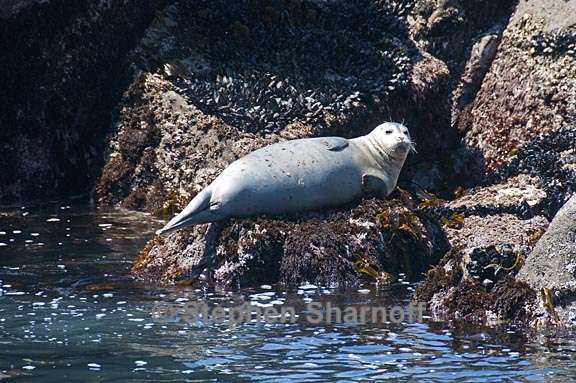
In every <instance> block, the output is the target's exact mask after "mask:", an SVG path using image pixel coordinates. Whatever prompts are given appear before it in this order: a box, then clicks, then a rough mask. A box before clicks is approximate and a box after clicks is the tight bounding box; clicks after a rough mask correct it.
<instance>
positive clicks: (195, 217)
mask: <svg viewBox="0 0 576 383" xmlns="http://www.w3.org/2000/svg"><path fill="white" fill-rule="evenodd" d="M211 197H212V191H211V190H210V188H209V187H208V188H206V189H204V190H202V191H201V192H200V193H198V194H197V195H196V197H194V198H193V199H192V201H190V203H189V204H188V206H186V207H185V208H184V210H182V211H181V212H180V213H179V214H178V215H177V216H176V217H174V218H172V219H171V220H170V222H168V223H167V224H166V226H164V227H163V228H162V229H160V230H158V231H157V232H156V235H160V234H165V233H168V232H170V231H173V230H176V229H179V228H181V227H184V226H190V225H194V224H198V223H204V222H203V221H204V219H203V218H204V215H205V214H201V213H203V212H204V211H206V210H208V209H209V208H210V199H211Z"/></svg>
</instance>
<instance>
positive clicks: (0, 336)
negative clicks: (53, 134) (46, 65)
mask: <svg viewBox="0 0 576 383" xmlns="http://www.w3.org/2000/svg"><path fill="white" fill-rule="evenodd" d="M160 226H161V223H160V222H158V221H156V220H155V219H153V218H152V217H150V216H148V215H145V214H141V213H134V212H128V211H120V210H96V209H93V208H90V207H87V206H75V205H67V204H58V203H54V204H49V205H45V206H36V207H21V206H19V207H5V208H0V380H15V381H30V382H62V381H122V382H125V381H155V382H156V381H159V382H162V381H166V382H168V381H170V382H173V381H191V382H205V381H208V382H209V381H213V382H244V381H258V382H333V381H341V382H349V381H362V382H364V381H382V380H388V381H394V382H397V381H406V382H409V381H419V382H445V381H458V382H488V381H494V382H500V381H511V382H523V381H531V382H532V381H559V382H563V381H571V380H572V379H573V378H574V377H576V367H574V365H575V361H576V353H575V352H576V342H574V341H573V340H572V339H571V338H570V337H565V338H559V337H555V338H549V337H545V336H540V337H538V339H537V340H534V338H531V340H527V337H526V336H525V335H524V334H522V333H521V332H519V331H517V330H515V329H511V328H491V327H474V326H470V325H466V324H465V323H459V324H452V325H451V324H449V323H443V322H437V321H432V319H431V318H429V317H428V316H427V315H425V314H424V315H423V316H422V318H420V319H418V320H408V319H407V318H406V319H405V320H403V321H398V320H392V318H388V320H377V321H358V322H355V321H354V316H348V317H346V318H347V319H350V320H344V319H342V320H336V319H338V318H337V316H336V315H335V316H334V318H333V319H332V320H331V321H327V320H326V318H323V320H320V321H314V320H310V318H311V317H310V314H311V310H313V307H314V306H311V305H316V306H315V307H319V308H323V309H326V307H330V308H338V309H342V310H343V311H344V310H346V309H348V313H350V312H352V311H353V309H357V310H361V309H362V308H363V307H368V308H379V307H385V308H389V309H390V308H393V307H408V305H409V303H410V300H411V297H412V294H413V292H414V289H415V287H416V286H414V285H413V284H410V283H408V282H403V281H402V280H401V279H400V281H399V282H398V283H396V284H394V285H392V286H389V287H386V288H380V289H376V288H374V287H373V286H366V287H364V288H362V289H358V290H352V291H341V290H336V289H331V288H326V287H322V286H313V285H310V284H306V285H303V286H300V288H298V289H295V290H293V291H286V290H283V289H282V288H281V287H279V286H259V287H257V288H242V287H241V288H240V290H238V291H235V292H216V291H210V290H207V289H195V288H193V287H185V286H171V287H159V286H158V285H157V284H155V283H154V281H149V282H148V283H142V282H136V281H134V280H133V279H132V277H131V275H130V267H131V264H132V261H133V260H134V258H135V257H136V256H137V254H138V252H139V251H140V249H141V248H142V247H143V245H144V244H145V242H146V241H147V240H148V239H150V238H152V236H153V232H154V230H155V229H157V228H158V227H160ZM242 305H244V306H243V307H249V308H250V310H249V311H250V312H252V313H253V314H254V316H251V317H247V316H245V317H244V319H243V320H231V319H230V317H228V318H226V316H224V317H223V319H222V318H215V316H214V313H228V314H229V313H230V312H231V310H235V309H237V308H238V307H242ZM199 308H200V309H199ZM282 308H284V309H285V310H291V311H292V310H293V312H294V313H295V315H296V318H295V319H294V320H284V321H280V320H274V318H277V316H275V315H274V313H275V312H276V313H278V312H280V311H281V310H282ZM352 308H353V309H352ZM194 310H196V312H195V311H194ZM202 312H207V313H209V316H203V315H201V313H202ZM258 312H260V313H263V312H269V313H271V316H270V317H264V316H263V315H261V316H258V315H256V314H257V313H258ZM199 313H200V314H199ZM342 315H344V312H343V313H342ZM350 315H351V314H350Z"/></svg>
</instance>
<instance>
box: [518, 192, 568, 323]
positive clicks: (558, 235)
mask: <svg viewBox="0 0 576 383" xmlns="http://www.w3.org/2000/svg"><path fill="white" fill-rule="evenodd" d="M517 279H518V280H520V281H523V282H526V283H527V284H528V285H529V286H530V287H531V288H532V289H534V290H535V291H538V292H540V291H543V290H544V289H549V290H550V291H551V292H552V297H553V302H551V303H553V304H554V305H555V306H556V308H555V309H553V310H554V311H555V315H554V316H557V318H558V320H559V322H560V323H563V324H565V325H569V326H576V305H575V304H574V298H575V297H576V195H574V196H573V197H572V198H571V199H570V200H569V201H568V202H567V203H566V204H565V205H564V207H562V209H561V210H560V211H559V212H558V214H556V217H554V219H553V220H552V222H551V223H550V227H549V228H548V230H547V231H546V233H545V234H544V235H543V236H542V238H541V239H540V240H539V241H538V243H537V244H536V246H535V247H534V250H533V251H532V252H531V253H530V256H529V257H528V259H527V260H526V264H525V265H524V266H523V267H522V269H521V270H520V272H519V273H518V277H517ZM543 296H544V294H542V295H540V314H541V315H542V317H540V318H537V319H536V320H537V321H539V322H541V323H542V322H544V320H545V319H551V318H550V317H551V316H553V313H552V312H551V310H543V309H542V308H544V307H546V304H547V303H550V302H545V301H543Z"/></svg>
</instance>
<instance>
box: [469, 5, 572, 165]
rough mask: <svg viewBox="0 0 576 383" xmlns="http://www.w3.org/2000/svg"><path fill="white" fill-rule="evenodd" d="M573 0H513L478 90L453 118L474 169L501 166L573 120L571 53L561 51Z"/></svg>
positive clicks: (566, 41) (569, 28) (568, 37)
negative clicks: (514, 5)
mask: <svg viewBox="0 0 576 383" xmlns="http://www.w3.org/2000/svg"><path fill="white" fill-rule="evenodd" d="M574 4H575V2H574V1H573V0H570V1H563V2H556V1H552V0H542V1H537V2H532V1H526V0H522V1H520V2H519V4H518V6H517V8H516V10H515V12H514V14H513V16H512V18H511V19H510V22H509V24H508V26H507V27H506V29H505V31H504V33H503V37H502V42H501V43H500V45H499V47H498V52H497V54H496V57H495V59H494V61H493V62H492V65H491V67H490V70H489V71H488V73H487V74H486V76H485V78H484V80H483V83H482V87H481V89H480V91H479V92H478V94H477V95H476V97H475V99H474V101H473V103H472V104H471V106H470V108H468V109H467V111H465V112H463V113H461V114H460V117H459V126H458V129H459V130H460V131H462V132H466V136H465V143H466V144H467V145H468V147H469V148H470V150H476V151H477V154H478V155H477V156H475V157H474V160H473V161H475V166H477V167H478V169H479V171H480V172H483V171H485V170H487V171H488V172H492V171H495V170H497V169H500V168H502V167H505V166H506V165H507V164H508V163H509V162H510V161H511V160H512V159H513V158H514V156H515V155H516V153H518V151H519V150H520V149H521V148H522V147H524V146H526V145H529V144H530V143H531V142H532V141H533V140H535V139H538V138H539V137H541V136H542V135H544V134H547V133H548V134H550V133H552V132H558V131H560V130H562V129H566V128H567V127H569V126H570V124H571V123H572V122H573V121H574V119H575V117H576V109H575V105H576V77H574V76H572V75H570V73H574V71H576V56H574V55H573V54H570V53H569V52H568V51H569V49H567V47H568V46H569V41H573V40H574V39H575V38H576V37H575V36H576V35H575V33H576V29H575V28H576V16H574V15H575V14H576V13H574V12H573V10H574ZM559 28H562V29H559ZM543 46H545V47H543Z"/></svg>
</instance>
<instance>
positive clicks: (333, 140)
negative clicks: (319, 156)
mask: <svg viewBox="0 0 576 383" xmlns="http://www.w3.org/2000/svg"><path fill="white" fill-rule="evenodd" d="M322 142H323V143H324V145H326V149H328V150H330V151H332V152H339V151H341V150H344V149H346V148H347V147H348V140H347V139H345V138H342V137H325V138H322Z"/></svg>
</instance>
